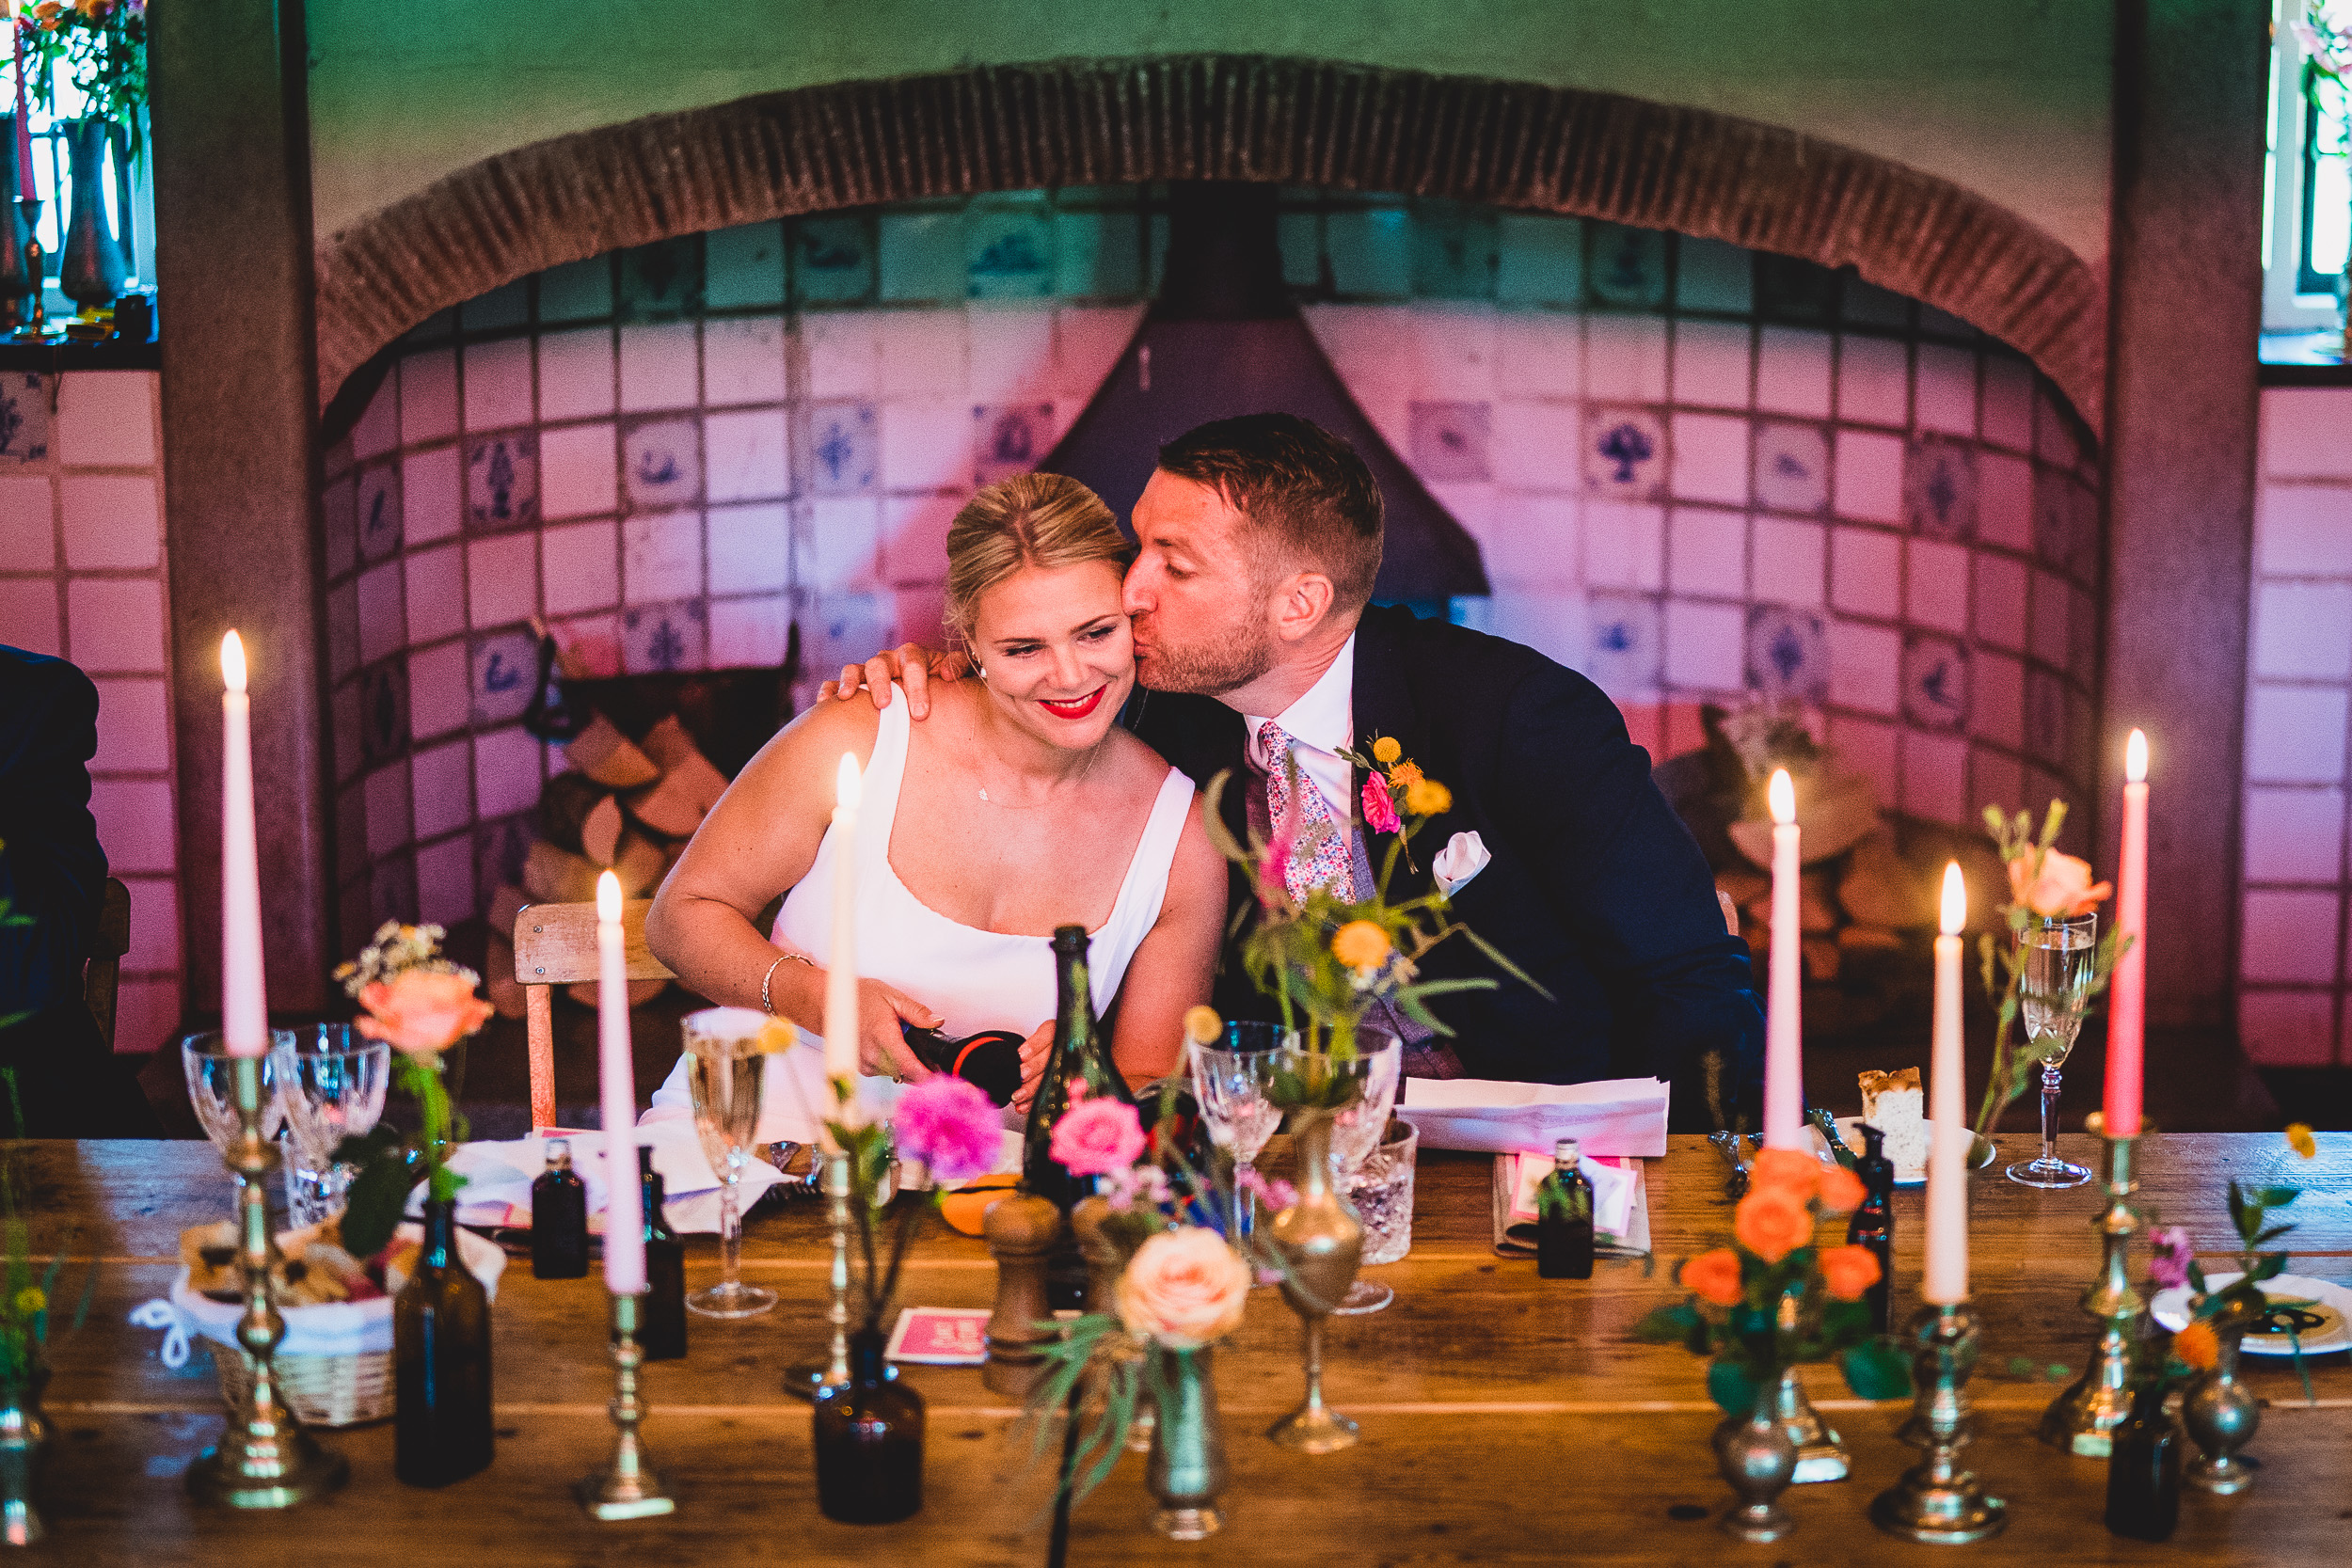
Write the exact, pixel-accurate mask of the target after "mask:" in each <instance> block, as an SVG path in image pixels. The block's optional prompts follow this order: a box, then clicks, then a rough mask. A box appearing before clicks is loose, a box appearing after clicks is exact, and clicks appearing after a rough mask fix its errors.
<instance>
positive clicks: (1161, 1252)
mask: <svg viewBox="0 0 2352 1568" xmlns="http://www.w3.org/2000/svg"><path fill="white" fill-rule="evenodd" d="M1249 1282H1250V1271H1249V1265H1248V1263H1247V1262H1245V1261H1244V1260H1243V1259H1242V1258H1241V1257H1240V1255H1238V1254H1237V1253H1235V1252H1234V1251H1233V1249H1232V1247H1229V1246H1227V1245H1226V1244H1225V1241H1224V1238H1222V1237H1221V1236H1219V1235H1218V1234H1217V1233H1216V1231H1214V1230H1203V1229H1201V1228H1200V1227H1198V1226H1184V1227H1180V1228H1178V1229H1175V1230H1163V1231H1160V1232H1159V1233H1158V1234H1156V1235H1153V1236H1152V1237H1150V1238H1148V1239H1147V1240H1146V1241H1145V1242H1144V1243H1143V1244H1142V1245H1141V1246H1139V1247H1137V1248H1136V1255H1135V1257H1134V1258H1133V1259H1130V1260H1129V1262H1128V1264H1127V1270H1126V1272H1125V1273H1124V1274H1122V1275H1120V1276H1119V1289H1118V1291H1117V1292H1116V1298H1117V1306H1118V1307H1119V1321H1120V1323H1124V1324H1125V1325H1126V1326H1127V1332H1128V1333H1130V1334H1136V1335H1149V1336H1150V1337H1152V1338H1154V1339H1157V1340H1158V1341H1159V1342H1160V1343H1161V1344H1162V1345H1163V1346H1165V1347H1167V1348H1168V1349H1169V1350H1198V1349H1200V1347H1201V1346H1202V1345H1205V1344H1207V1343H1208V1342H1209V1341H1210V1340H1212V1339H1220V1338H1224V1337H1225V1336H1226V1335H1228V1334H1231V1333H1232V1332H1233V1330H1234V1329H1236V1328H1239V1327H1240V1326H1241V1318H1242V1311H1243V1309H1244V1308H1245V1307H1248V1305H1249Z"/></svg>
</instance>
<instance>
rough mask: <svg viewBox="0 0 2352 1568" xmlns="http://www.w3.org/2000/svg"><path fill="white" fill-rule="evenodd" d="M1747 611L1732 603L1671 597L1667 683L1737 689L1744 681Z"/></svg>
mask: <svg viewBox="0 0 2352 1568" xmlns="http://www.w3.org/2000/svg"><path fill="white" fill-rule="evenodd" d="M1745 622H1746V612H1745V611H1743V610H1741V609H1740V606H1738V605H1731V604H1695V603H1692V601H1690V600H1688V599H1678V598H1677V599H1668V600H1667V601H1666V615H1665V628H1666V629H1665V642H1666V684H1667V685H1669V686H1672V687H1676V688H1678V689H1682V690H1685V691H1737V690H1739V689H1740V688H1741V687H1742V686H1743V685H1744V684H1745V680H1746V677H1745V674H1744V666H1745V657H1744V656H1745V650H1744V641H1745V640H1744V637H1743V635H1742V634H1743V632H1744V630H1745Z"/></svg>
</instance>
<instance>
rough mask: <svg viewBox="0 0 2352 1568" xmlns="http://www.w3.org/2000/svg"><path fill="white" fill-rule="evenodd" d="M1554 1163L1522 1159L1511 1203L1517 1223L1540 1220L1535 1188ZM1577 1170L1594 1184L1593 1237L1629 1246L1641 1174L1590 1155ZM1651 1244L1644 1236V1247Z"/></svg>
mask: <svg viewBox="0 0 2352 1568" xmlns="http://www.w3.org/2000/svg"><path fill="white" fill-rule="evenodd" d="M1553 1164H1554V1162H1553V1160H1552V1157H1551V1156H1550V1155H1549V1154H1521V1155H1520V1156H1519V1157H1518V1192H1517V1195H1516V1196H1514V1197H1513V1198H1512V1200H1511V1218H1512V1220H1513V1221H1514V1222H1518V1221H1520V1220H1525V1221H1526V1222H1528V1223H1530V1224H1532V1223H1534V1221H1535V1220H1536V1219H1537V1218H1538V1211H1537V1210H1536V1207H1535V1189H1536V1188H1537V1187H1539V1186H1541V1185H1543V1180H1544V1178H1545V1177H1547V1176H1549V1175H1550V1174H1551V1171H1552V1165H1553ZM1576 1168H1577V1169H1578V1170H1580V1171H1581V1172H1582V1173H1583V1174H1584V1180H1587V1181H1590V1182H1591V1183H1592V1184H1593V1234H1594V1235H1595V1236H1596V1237H1601V1236H1606V1237H1608V1238H1609V1239H1610V1241H1611V1242H1613V1243H1616V1244H1618V1245H1621V1246H1622V1245H1625V1244H1627V1237H1628V1234H1629V1232H1630V1231H1631V1229H1632V1227H1633V1192H1634V1189H1635V1188H1636V1187H1639V1186H1640V1185H1641V1182H1642V1176H1641V1172H1640V1171H1638V1170H1635V1169H1632V1168H1630V1167H1629V1166H1626V1165H1621V1164H1611V1163H1609V1162H1607V1161H1602V1160H1596V1159H1594V1158H1593V1157H1592V1156H1590V1155H1585V1156H1584V1157H1583V1158H1581V1159H1579V1160H1578V1161H1577V1163H1576ZM1648 1244H1649V1241H1648V1238H1647V1237H1644V1238H1643V1241H1642V1245H1643V1246H1644V1247H1647V1246H1648Z"/></svg>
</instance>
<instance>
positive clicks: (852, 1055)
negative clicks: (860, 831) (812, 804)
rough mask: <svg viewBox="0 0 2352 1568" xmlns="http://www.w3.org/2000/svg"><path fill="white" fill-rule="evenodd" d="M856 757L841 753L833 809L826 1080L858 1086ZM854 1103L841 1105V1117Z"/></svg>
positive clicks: (826, 970) (827, 966)
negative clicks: (830, 948) (831, 944)
mask: <svg viewBox="0 0 2352 1568" xmlns="http://www.w3.org/2000/svg"><path fill="white" fill-rule="evenodd" d="M857 797H858V769H857V758H856V757H854V756H852V755H851V754H850V753H849V752H842V753H841V768H840V771H839V772H838V773H837V774H836V775H835V776H834V808H833V952H832V955H831V956H830V958H828V959H827V964H826V969H825V1076H826V1077H828V1078H830V1079H832V1080H833V1081H834V1083H835V1084H838V1085H850V1087H851V1088H852V1089H854V1088H855V1086H856V1084H857V818H858V810H857ZM851 1103H852V1102H846V1101H845V1102H844V1104H843V1105H842V1106H841V1107H840V1110H841V1112H842V1113H843V1114H845V1115H846V1114H847V1113H848V1112H849V1111H850V1109H851Z"/></svg>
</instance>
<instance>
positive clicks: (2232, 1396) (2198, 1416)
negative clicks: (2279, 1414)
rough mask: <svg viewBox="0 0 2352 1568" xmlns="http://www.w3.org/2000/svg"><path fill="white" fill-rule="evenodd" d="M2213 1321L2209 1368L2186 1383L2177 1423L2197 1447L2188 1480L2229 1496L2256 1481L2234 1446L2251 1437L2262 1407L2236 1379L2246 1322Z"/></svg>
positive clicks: (2238, 1447) (2241, 1444)
mask: <svg viewBox="0 0 2352 1568" xmlns="http://www.w3.org/2000/svg"><path fill="white" fill-rule="evenodd" d="M2224 1317H2225V1318H2230V1317H2233V1314H2224ZM2213 1326H2214V1337H2215V1338H2216V1339H2217V1341H2218V1349H2217V1351H2216V1353H2215V1356H2214V1363H2213V1370H2211V1371H2207V1372H2201V1373H2200V1374H2199V1375H2198V1377H2197V1379H2196V1381H2195V1382H2193V1383H2191V1384H2190V1385H2189V1386H2188V1395H2187V1397H2186V1398H2185V1399H2184V1400H2183V1401H2182V1402H2181V1422H2182V1424H2183V1425H2184V1426H2185V1427H2187V1428H2188V1435H2189V1437H2190V1439H2191V1440H2192V1441H2194V1442H2195V1443H2196V1445H2197V1447H2198V1449H2199V1454H2198V1457H2197V1458H2195V1459H2193V1460H2191V1461H2190V1462H2189V1465H2188V1483H2189V1484H2190V1485H2191V1486H2194V1487H2197V1488H2198V1489H2200V1490H2201V1491H2205V1492H2214V1493H2218V1494H2220V1495H2221V1496H2223V1497H2228V1496H2229V1495H2230V1494H2231V1493H2233V1492H2243V1491H2245V1490H2246V1489H2247V1488H2248V1487H2249V1486H2251V1485H2252V1484H2253V1483H2254V1467H2253V1465H2251V1464H2249V1463H2248V1462H2247V1461H2246V1460H2244V1459H2241V1458H2239V1457H2238V1450H2239V1449H2243V1448H2245V1447H2246V1445H2247V1444H2249V1443H2250V1442H2252V1441H2253V1440H2254V1429H2255V1428H2257V1427H2259V1426H2261V1425H2262V1418H2263V1410H2262V1404H2261V1402H2260V1401H2258V1400H2256V1399H2255V1398H2254V1396H2253V1395H2252V1394H2251V1393H2249V1392H2248V1391H2247V1387H2246V1385H2245V1384H2243V1383H2240V1382H2239V1381H2238V1375H2237V1358H2238V1350H2239V1347H2240V1344H2241V1342H2242V1341H2243V1340H2244V1339H2245V1338H2246V1324H2245V1323H2243V1322H2237V1321H2229V1322H2216V1323H2215V1324H2214V1325H2213Z"/></svg>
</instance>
